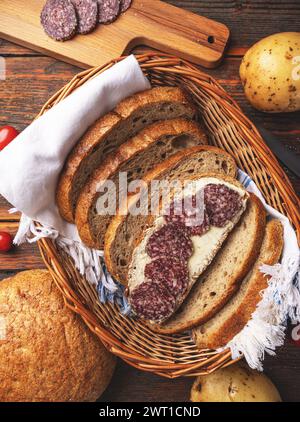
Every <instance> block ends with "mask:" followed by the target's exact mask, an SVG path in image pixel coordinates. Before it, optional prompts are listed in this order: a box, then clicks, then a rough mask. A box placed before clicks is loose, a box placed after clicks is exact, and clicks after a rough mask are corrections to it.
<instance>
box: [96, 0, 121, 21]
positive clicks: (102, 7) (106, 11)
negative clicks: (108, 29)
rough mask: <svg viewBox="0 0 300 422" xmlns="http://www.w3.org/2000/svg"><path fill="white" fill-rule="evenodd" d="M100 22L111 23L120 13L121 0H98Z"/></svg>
mask: <svg viewBox="0 0 300 422" xmlns="http://www.w3.org/2000/svg"><path fill="white" fill-rule="evenodd" d="M97 2H98V21H99V23H105V24H106V23H111V22H113V21H114V20H116V19H117V17H118V16H119V13H120V0H97Z"/></svg>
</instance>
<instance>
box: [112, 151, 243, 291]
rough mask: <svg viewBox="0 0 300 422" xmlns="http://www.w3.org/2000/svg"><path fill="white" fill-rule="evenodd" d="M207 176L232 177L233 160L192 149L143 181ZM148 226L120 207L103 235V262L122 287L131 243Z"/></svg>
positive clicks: (132, 201)
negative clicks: (216, 174) (209, 174)
mask: <svg viewBox="0 0 300 422" xmlns="http://www.w3.org/2000/svg"><path fill="white" fill-rule="evenodd" d="M208 172H211V173H218V174H223V175H224V174H225V175H229V176H231V177H235V176H236V172H237V167H236V164H235V161H234V159H233V158H232V156H231V155H229V154H228V153H227V152H225V151H223V150H221V149H219V148H216V147H211V146H202V147H201V146H199V147H192V148H188V149H186V150H183V151H180V152H178V153H176V154H175V155H172V156H171V157H170V158H168V159H167V160H165V161H163V162H162V163H160V164H159V165H158V166H156V167H155V168H154V169H153V170H151V171H150V172H149V173H147V175H146V176H145V177H144V181H145V182H146V183H147V184H148V186H149V185H150V183H151V181H152V180H163V179H165V180H167V181H170V182H171V181H174V180H177V179H180V178H186V179H187V178H189V177H192V176H193V175H201V174H202V173H208ZM137 200H138V195H133V196H132V197H130V198H129V200H128V208H130V207H131V206H132V204H135V203H136V202H137ZM148 223H149V221H148V217H147V216H143V215H138V216H133V215H131V214H129V213H127V210H126V209H123V207H121V209H120V210H119V213H118V214H117V215H116V216H115V217H114V218H113V219H112V220H111V222H110V225H109V227H108V229H107V231H106V235H105V243H104V254H105V262H106V265H107V268H108V271H109V272H110V273H111V274H112V276H113V277H114V278H115V279H116V280H118V281H120V282H121V283H123V284H126V283H127V272H128V265H129V262H130V261H131V256H132V252H133V248H134V242H135V240H136V239H138V238H140V236H141V235H142V233H143V231H144V230H145V229H146V227H147V224H148Z"/></svg>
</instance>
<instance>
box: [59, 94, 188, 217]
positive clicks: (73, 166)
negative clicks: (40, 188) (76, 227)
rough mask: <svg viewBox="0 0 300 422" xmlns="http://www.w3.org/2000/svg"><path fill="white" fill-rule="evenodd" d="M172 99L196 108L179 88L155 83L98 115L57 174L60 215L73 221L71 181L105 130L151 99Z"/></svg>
mask: <svg viewBox="0 0 300 422" xmlns="http://www.w3.org/2000/svg"><path fill="white" fill-rule="evenodd" d="M162 101H165V102H171V103H172V102H175V103H180V104H184V105H186V107H189V108H190V109H191V110H192V112H193V113H194V114H195V113H196V110H195V107H194V105H193V103H192V102H191V101H190V99H189V97H188V96H187V95H186V94H185V92H184V91H182V90H181V89H180V88H173V87H156V88H153V89H151V90H147V91H143V92H140V93H137V94H135V95H133V96H132V97H129V98H126V99H125V100H123V101H121V103H120V104H119V105H118V106H117V107H116V108H115V109H114V110H113V111H112V112H110V113H108V114H106V115H104V116H103V117H100V119H98V120H97V121H96V122H95V123H94V124H93V125H92V126H91V127H90V128H89V129H88V130H87V132H86V133H85V134H84V135H83V136H82V138H81V139H80V140H79V142H78V143H77V144H76V145H75V147H74V148H73V149H72V150H71V152H70V154H69V156H68V158H67V160H66V162H65V165H64V167H63V170H62V172H61V174H60V177H59V180H58V185H57V189H56V203H57V206H58V209H59V212H60V214H61V216H62V217H63V218H64V219H65V220H66V221H68V222H70V223H73V222H74V217H75V215H74V212H75V209H73V199H72V197H73V195H74V192H73V190H74V183H75V181H76V178H78V175H79V174H80V172H81V170H82V169H83V168H84V162H85V159H86V158H87V157H88V156H89V155H90V154H91V153H92V152H94V151H95V150H97V148H99V146H100V144H101V143H102V142H103V141H104V139H105V138H106V137H107V136H108V134H109V132H111V131H112V130H113V129H115V128H117V127H118V125H120V123H121V122H122V121H124V120H126V119H127V118H128V117H129V116H130V115H131V114H132V113H134V112H135V111H137V110H138V109H139V108H141V107H144V106H146V105H149V104H151V103H153V104H157V103H159V102H162Z"/></svg>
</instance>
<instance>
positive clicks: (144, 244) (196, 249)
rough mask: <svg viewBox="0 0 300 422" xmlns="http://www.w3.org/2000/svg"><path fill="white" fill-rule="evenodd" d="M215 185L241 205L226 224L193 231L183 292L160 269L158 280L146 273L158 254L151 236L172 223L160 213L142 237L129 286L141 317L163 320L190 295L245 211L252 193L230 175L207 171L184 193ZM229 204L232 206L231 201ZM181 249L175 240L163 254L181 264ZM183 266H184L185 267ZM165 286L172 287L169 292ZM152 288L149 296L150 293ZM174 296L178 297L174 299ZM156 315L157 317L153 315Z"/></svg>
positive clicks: (132, 266)
mask: <svg viewBox="0 0 300 422" xmlns="http://www.w3.org/2000/svg"><path fill="white" fill-rule="evenodd" d="M212 187H217V188H218V189H219V190H220V191H221V190H222V189H223V191H225V192H226V193H227V192H230V193H231V195H232V197H233V199H236V198H237V199H238V201H237V202H236V204H237V207H236V210H235V212H234V213H233V214H232V216H231V217H230V218H228V219H226V220H224V222H222V225H220V226H219V227H216V223H214V224H212V225H211V227H210V228H209V229H208V230H207V231H206V232H205V233H203V234H201V235H191V237H190V240H191V243H192V251H191V253H189V256H188V258H187V262H186V265H187V272H188V277H187V283H186V284H183V287H182V290H181V291H180V292H179V293H178V292H177V290H176V292H173V291H172V288H170V286H169V284H167V282H165V281H164V279H163V277H161V275H160V274H159V273H158V272H156V278H154V280H153V279H152V280H149V278H148V277H147V273H146V270H147V266H148V265H149V264H150V262H151V260H152V258H156V257H155V256H154V257H153V256H152V257H151V256H149V253H150V252H149V246H148V245H149V242H151V238H152V237H153V236H155V233H156V232H159V231H160V232H161V231H162V227H164V226H165V225H166V224H169V223H166V218H165V216H160V217H158V218H156V219H155V220H154V223H153V225H152V227H150V228H148V229H147V230H146V231H145V233H144V236H143V238H142V240H141V241H140V242H139V243H138V245H137V246H136V247H135V249H134V251H133V254H132V260H131V263H130V266H129V271H128V287H129V301H130V303H131V305H132V307H133V310H134V311H135V313H136V314H138V316H139V317H142V318H143V319H147V320H149V321H153V322H162V321H164V320H166V319H168V318H169V317H170V316H171V315H172V314H173V313H174V312H175V310H176V309H177V308H178V307H179V306H180V305H181V303H182V302H183V300H184V299H185V298H186V296H187V295H188V293H189V291H190V290H191V288H192V286H193V285H194V283H195V282H196V280H197V278H198V277H199V276H200V275H201V274H202V273H203V272H204V271H205V269H206V268H207V267H208V266H209V264H210V263H211V261H212V260H213V258H214V257H215V255H216V254H217V252H218V251H219V249H220V248H221V246H222V244H223V243H224V241H225V240H226V238H227V236H228V235H229V233H230V232H231V231H232V229H233V228H234V226H235V225H236V224H237V222H238V221H239V219H240V217H241V215H242V214H243V212H244V211H245V209H246V204H247V200H248V197H249V194H248V193H247V192H246V190H245V189H244V188H243V186H242V185H241V184H240V183H239V182H237V181H236V180H235V179H231V178H229V177H227V178H223V179H222V177H220V176H213V175H212V176H210V175H206V176H203V177H201V178H199V179H195V180H193V182H191V183H189V184H188V185H187V189H185V190H184V196H190V195H191V194H192V190H193V191H196V192H198V191H201V190H202V189H203V191H204V192H205V193H206V191H207V192H209V189H211V188H212ZM190 189H191V190H190ZM224 195H225V194H224ZM217 199H218V200H219V201H220V200H221V199H222V198H221V197H219V198H217ZM205 201H206V202H205V207H206V209H207V210H208V211H209V205H208V202H209V200H208V199H207V198H206V196H205ZM223 205H224V204H223ZM225 205H228V207H230V204H229V203H228V204H225ZM217 206H218V203H216V210H215V213H217V212H219V213H220V212H223V209H225V208H224V207H221V209H220V210H218V208H217ZM209 218H210V220H211V221H213V218H214V214H211V215H210V216H209ZM176 229H177V230H178V231H179V233H180V230H181V226H180V227H179V226H177V227H176V226H174V230H176ZM171 235H172V231H171ZM171 240H174V242H173V243H175V242H176V239H175V238H174V239H171ZM173 247H174V246H173ZM182 247H183V249H184V250H183V251H182V256H183V254H184V252H185V250H186V249H187V247H188V245H187V244H184V243H183V246H182ZM180 252H181V251H180V250H178V249H176V251H175V252H174V251H172V242H171V243H170V248H169V250H166V251H163V253H162V257H163V258H165V259H168V260H170V261H171V262H172V260H173V261H174V265H178V260H180V262H181V263H182V256H180ZM158 253H159V251H158ZM180 268H182V269H184V268H183V267H180ZM163 271H164V268H163V267H162V268H161V273H163ZM168 275H169V276H170V277H173V278H176V275H175V274H173V273H172V271H171V270H170V271H169V273H168ZM150 282H151V283H154V284H156V285H157V284H159V289H158V288H157V292H155V291H154V288H153V286H152V285H151V284H149V283H150ZM165 290H168V291H167V292H165ZM148 292H149V300H148V297H147V294H148ZM174 296H175V298H174V299H175V300H173V297H174ZM162 297H163V300H162ZM152 315H153V317H155V319H154V318H150V316H152Z"/></svg>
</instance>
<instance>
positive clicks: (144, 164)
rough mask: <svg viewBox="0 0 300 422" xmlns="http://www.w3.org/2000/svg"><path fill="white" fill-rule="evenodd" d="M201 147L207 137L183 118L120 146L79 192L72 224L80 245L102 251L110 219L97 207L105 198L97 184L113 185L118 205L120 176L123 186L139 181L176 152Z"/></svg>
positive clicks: (148, 129)
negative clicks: (83, 244)
mask: <svg viewBox="0 0 300 422" xmlns="http://www.w3.org/2000/svg"><path fill="white" fill-rule="evenodd" d="M203 144H207V137H206V134H205V133H204V131H203V130H202V128H201V127H200V126H199V125H198V124H197V123H196V122H193V121H191V120H187V119H183V118H179V119H172V120H165V121H159V122H156V123H154V124H152V125H150V126H148V127H146V128H145V129H143V130H142V131H141V132H139V133H138V134H137V135H136V136H135V137H133V138H131V139H130V140H129V141H127V142H124V143H123V144H122V145H121V146H120V147H119V148H118V149H117V150H116V151H115V153H113V154H111V155H110V156H109V157H107V159H106V160H105V162H104V163H103V164H102V165H100V167H98V168H97V169H96V170H95V171H94V172H93V173H92V175H91V177H90V178H89V181H88V182H87V183H86V185H85V186H84V188H83V189H82V191H81V194H80V196H79V199H78V202H77V206H76V213H75V223H76V226H77V228H78V231H79V235H80V237H81V239H82V241H83V242H84V243H85V244H86V245H87V246H89V247H91V248H94V249H103V248H104V236H105V232H106V229H107V227H108V225H109V223H110V220H111V218H112V217H113V215H110V214H109V213H107V214H105V210H104V209H103V204H101V205H99V203H100V201H101V197H102V198H104V197H106V196H107V193H106V192H105V190H104V189H103V191H102V194H101V193H100V192H101V190H99V189H100V186H101V183H103V182H106V181H107V180H109V181H110V182H112V183H114V186H115V191H116V193H117V195H116V196H117V198H116V200H117V204H118V202H119V195H118V192H119V188H120V185H119V175H120V173H122V174H123V175H124V174H125V172H127V178H126V180H127V183H130V182H131V181H134V180H137V179H142V178H143V177H144V175H145V174H146V173H148V172H149V171H150V170H152V168H153V167H155V165H157V164H159V163H160V162H162V161H163V160H165V159H166V158H168V157H170V156H171V155H173V154H175V153H176V152H178V151H179V150H182V149H185V148H187V147H191V146H196V145H203ZM124 193H125V194H126V192H123V194H124ZM121 195H122V194H121ZM102 202H104V201H102ZM106 207H107V205H106Z"/></svg>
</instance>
